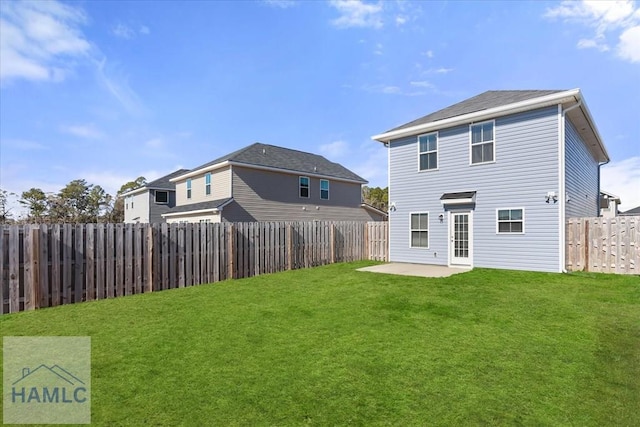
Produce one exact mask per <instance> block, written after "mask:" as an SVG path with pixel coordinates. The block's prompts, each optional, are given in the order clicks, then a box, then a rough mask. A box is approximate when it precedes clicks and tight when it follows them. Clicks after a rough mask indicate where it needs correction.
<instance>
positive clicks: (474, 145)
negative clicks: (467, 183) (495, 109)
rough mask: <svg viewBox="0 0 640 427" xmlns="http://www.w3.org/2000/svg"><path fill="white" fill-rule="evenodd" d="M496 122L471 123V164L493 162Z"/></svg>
mask: <svg viewBox="0 0 640 427" xmlns="http://www.w3.org/2000/svg"><path fill="white" fill-rule="evenodd" d="M493 128H494V122H493V120H492V121H490V122H484V123H478V124H475V125H471V164H476V163H487V162H493V153H494V146H495V144H494V142H495V141H494V132H493Z"/></svg>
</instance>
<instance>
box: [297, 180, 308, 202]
mask: <svg viewBox="0 0 640 427" xmlns="http://www.w3.org/2000/svg"><path fill="white" fill-rule="evenodd" d="M302 178H306V179H307V182H308V183H309V184H308V186H307V197H304V196H302V195H301V194H300V190H301V189H302V183H301V182H300V180H301V179H302ZM310 197H311V179H310V178H309V177H308V176H302V175H300V176H299V177H298V198H299V199H308V198H310Z"/></svg>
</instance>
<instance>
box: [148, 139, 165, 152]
mask: <svg viewBox="0 0 640 427" xmlns="http://www.w3.org/2000/svg"><path fill="white" fill-rule="evenodd" d="M144 145H145V147H147V148H151V149H158V148H164V140H163V139H162V138H152V139H150V140H148V141H147V142H145V143H144Z"/></svg>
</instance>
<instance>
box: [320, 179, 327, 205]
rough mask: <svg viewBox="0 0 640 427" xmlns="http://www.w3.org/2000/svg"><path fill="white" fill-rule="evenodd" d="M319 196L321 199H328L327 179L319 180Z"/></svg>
mask: <svg viewBox="0 0 640 427" xmlns="http://www.w3.org/2000/svg"><path fill="white" fill-rule="evenodd" d="M320 198H321V199H322V200H329V180H328V179H321V180H320Z"/></svg>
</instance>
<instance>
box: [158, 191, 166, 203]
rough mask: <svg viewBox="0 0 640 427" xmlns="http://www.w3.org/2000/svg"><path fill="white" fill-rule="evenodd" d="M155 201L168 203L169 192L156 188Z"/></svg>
mask: <svg viewBox="0 0 640 427" xmlns="http://www.w3.org/2000/svg"><path fill="white" fill-rule="evenodd" d="M156 203H169V192H168V191H157V190H156Z"/></svg>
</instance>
